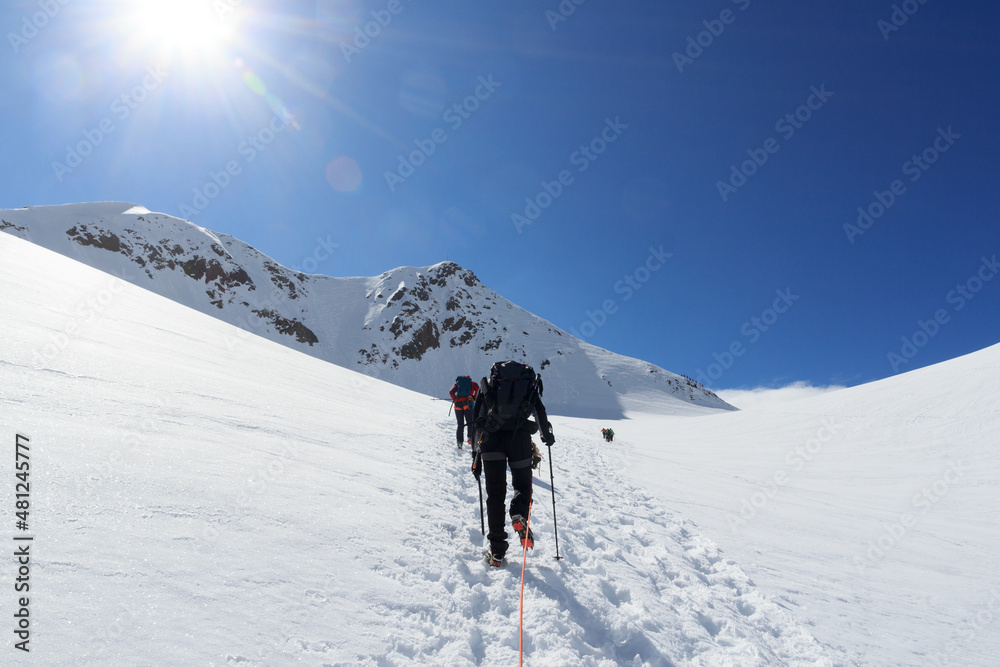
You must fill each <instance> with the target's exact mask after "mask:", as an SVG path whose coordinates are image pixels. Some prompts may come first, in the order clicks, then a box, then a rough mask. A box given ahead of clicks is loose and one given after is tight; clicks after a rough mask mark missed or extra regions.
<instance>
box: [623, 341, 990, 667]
mask: <svg viewBox="0 0 1000 667" xmlns="http://www.w3.org/2000/svg"><path fill="white" fill-rule="evenodd" d="M998 369H1000V345H994V346H992V347H990V348H987V349H985V350H981V351H979V352H976V353H973V354H969V355H967V356H963V357H960V358H957V359H952V360H950V361H947V362H944V363H941V364H937V365H935V366H929V367H927V368H922V369H918V370H914V371H912V372H909V373H905V374H903V375H898V376H895V377H892V378H888V379H885V380H881V381H879V382H873V383H871V384H866V385H862V386H859V387H853V388H849V389H841V390H839V391H834V392H830V393H828V394H824V395H820V396H815V397H811V398H805V399H801V400H795V401H791V402H787V403H781V404H777V405H772V406H759V407H757V408H754V409H747V410H745V411H741V412H734V413H724V414H717V415H715V416H714V417H711V418H702V417H696V418H693V419H677V418H655V419H652V418H649V417H647V416H645V415H635V416H634V417H635V418H634V419H632V420H630V421H628V422H624V423H622V425H620V426H616V427H615V430H616V432H618V437H616V442H618V441H621V447H622V451H623V459H622V461H623V465H624V463H625V462H627V463H628V465H627V466H625V467H626V468H627V469H628V475H627V477H628V478H629V479H630V480H631V481H633V482H635V483H638V484H640V485H642V486H643V487H645V488H648V489H650V490H651V491H652V492H654V493H655V494H656V495H657V496H658V497H659V498H661V499H662V500H663V502H664V504H665V506H667V507H670V508H674V509H676V510H677V511H680V512H682V513H683V514H684V515H685V516H687V517H690V518H691V519H693V520H694V521H695V522H696V523H697V524H698V525H700V526H701V527H702V528H703V529H704V530H705V531H706V533H707V534H708V535H710V536H712V538H713V539H714V540H716V542H717V543H718V544H719V545H720V547H721V548H722V549H723V550H724V551H725V552H726V553H727V555H729V556H730V557H733V558H735V559H736V560H738V561H739V562H740V563H741V564H742V565H743V566H744V567H746V568H747V570H748V572H749V573H750V575H751V576H752V577H753V579H754V581H756V582H757V584H758V585H760V586H761V587H762V588H763V589H765V590H767V591H768V592H769V593H770V594H771V595H774V596H776V598H777V599H780V600H782V601H783V603H784V604H785V605H787V606H788V607H789V608H791V609H793V610H795V612H796V616H797V617H798V618H800V619H801V620H803V621H804V622H806V623H807V624H808V626H809V627H810V628H811V630H812V631H813V632H814V633H815V634H816V636H817V637H818V638H819V639H820V640H822V641H824V642H827V643H829V644H833V645H835V646H838V647H841V648H843V649H844V650H846V651H850V652H853V653H856V654H857V655H858V656H859V658H858V659H859V661H860V662H861V664H866V665H913V666H927V665H963V666H969V665H979V666H982V667H988V666H992V665H996V664H998V658H997V656H998V655H1000V623H998V619H1000V448H998V435H1000V372H998Z"/></svg>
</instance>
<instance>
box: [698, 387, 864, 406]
mask: <svg viewBox="0 0 1000 667" xmlns="http://www.w3.org/2000/svg"><path fill="white" fill-rule="evenodd" d="M843 388H844V387H842V386H838V385H831V386H829V387H814V386H813V385H811V384H809V383H808V382H793V383H792V384H790V385H787V386H785V387H757V388H756V389H721V390H718V391H716V392H715V393H716V394H718V395H719V397H720V398H721V399H722V400H724V401H725V402H727V403H729V404H730V405H735V406H736V407H738V408H739V409H740V410H762V409H763V410H767V409H770V408H773V407H774V406H777V405H782V404H784V403H788V402H789V401H796V400H798V399H800V398H810V397H812V396H818V395H820V394H825V393H827V392H830V391H837V390H838V389H843Z"/></svg>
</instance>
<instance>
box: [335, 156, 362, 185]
mask: <svg viewBox="0 0 1000 667" xmlns="http://www.w3.org/2000/svg"><path fill="white" fill-rule="evenodd" d="M361 178H362V175H361V167H360V166H359V165H358V163H357V161H356V160H355V159H354V158H350V157H347V156H346V155H341V156H340V157H338V158H335V159H333V160H331V161H330V162H328V163H327V165H326V180H327V182H328V183H329V184H330V185H332V186H333V189H334V190H336V191H337V192H354V191H355V190H357V189H358V187H360V185H361Z"/></svg>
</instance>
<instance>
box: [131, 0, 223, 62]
mask: <svg viewBox="0 0 1000 667" xmlns="http://www.w3.org/2000/svg"><path fill="white" fill-rule="evenodd" d="M125 6H126V7H127V8H128V9H127V10H125V11H126V12H127V13H128V21H127V23H128V29H129V31H130V33H131V37H132V38H133V41H136V42H140V43H141V44H142V45H143V46H145V47H148V48H153V49H155V50H156V51H158V52H159V54H160V55H161V56H162V57H165V58H168V59H169V58H172V57H175V56H180V57H183V58H199V57H200V58H206V57H210V56H212V55H213V54H215V53H217V52H219V51H221V50H222V48H223V47H224V46H225V44H226V42H227V41H228V40H229V38H230V36H231V33H232V22H231V20H229V18H230V17H228V16H227V12H228V11H231V9H232V7H231V4H230V3H229V2H226V1H225V0H128V1H127V2H126V4H125Z"/></svg>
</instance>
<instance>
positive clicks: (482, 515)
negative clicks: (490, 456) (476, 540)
mask: <svg viewBox="0 0 1000 667" xmlns="http://www.w3.org/2000/svg"><path fill="white" fill-rule="evenodd" d="M481 462H482V459H481V458H479V452H476V458H474V459H473V460H472V469H473V470H475V469H476V464H477V463H481ZM479 472H480V474H479V475H476V481H477V482H479V528H480V530H482V531H483V537H486V511H485V510H484V509H483V480H482V471H479Z"/></svg>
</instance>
